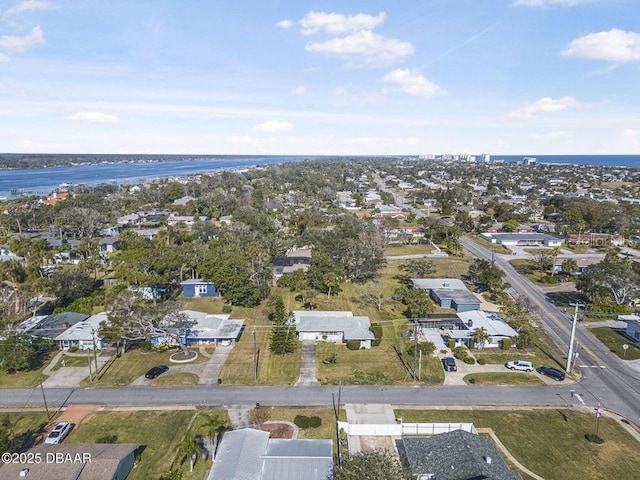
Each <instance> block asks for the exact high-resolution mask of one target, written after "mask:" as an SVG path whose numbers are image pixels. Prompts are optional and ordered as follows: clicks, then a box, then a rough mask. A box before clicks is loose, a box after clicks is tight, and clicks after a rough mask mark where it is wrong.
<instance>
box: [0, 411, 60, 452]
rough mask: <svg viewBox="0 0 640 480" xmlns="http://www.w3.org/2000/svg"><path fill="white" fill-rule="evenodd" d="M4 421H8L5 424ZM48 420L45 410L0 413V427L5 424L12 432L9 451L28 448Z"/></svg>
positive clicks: (3, 426)
mask: <svg viewBox="0 0 640 480" xmlns="http://www.w3.org/2000/svg"><path fill="white" fill-rule="evenodd" d="M5 422H8V423H7V424H5ZM48 423H49V420H48V419H47V415H46V413H45V412H28V413H23V412H20V413H0V428H2V429H4V428H5V425H6V426H7V427H8V429H9V431H11V432H12V435H11V444H10V445H9V446H8V450H9V451H10V452H18V451H23V450H24V449H26V448H29V447H30V446H31V445H32V444H33V442H34V440H35V437H36V434H37V433H38V432H43V431H44V427H46V426H47V424H48Z"/></svg>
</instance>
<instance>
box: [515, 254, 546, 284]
mask: <svg viewBox="0 0 640 480" xmlns="http://www.w3.org/2000/svg"><path fill="white" fill-rule="evenodd" d="M509 263H510V264H511V265H513V268H515V269H516V270H517V271H518V272H520V273H521V274H523V275H524V276H525V277H527V278H528V279H529V280H531V281H532V282H534V283H535V284H537V285H547V286H548V285H555V284H557V283H558V277H557V276H551V275H548V274H547V273H546V272H541V271H540V268H539V267H538V265H536V263H535V262H534V261H533V260H526V259H522V258H517V259H515V260H509Z"/></svg>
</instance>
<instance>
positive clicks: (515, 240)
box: [480, 232, 564, 247]
mask: <svg viewBox="0 0 640 480" xmlns="http://www.w3.org/2000/svg"><path fill="white" fill-rule="evenodd" d="M480 236H481V237H482V238H484V239H485V240H488V241H489V242H491V243H495V244H498V245H505V246H509V245H513V246H521V247H536V246H543V245H544V246H547V247H561V246H562V245H563V244H564V240H563V239H562V238H557V237H552V236H551V235H547V234H546V233H493V232H491V233H489V232H485V233H481V234H480Z"/></svg>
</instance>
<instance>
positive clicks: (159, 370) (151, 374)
mask: <svg viewBox="0 0 640 480" xmlns="http://www.w3.org/2000/svg"><path fill="white" fill-rule="evenodd" d="M167 370H169V367H167V366H166V365H158V366H156V367H153V368H152V369H150V370H149V371H148V372H147V373H145V374H144V378H148V379H149V380H153V379H154V378H156V377H159V376H160V375H162V374H163V373H164V372H166V371H167Z"/></svg>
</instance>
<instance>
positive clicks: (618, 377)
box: [461, 237, 640, 424]
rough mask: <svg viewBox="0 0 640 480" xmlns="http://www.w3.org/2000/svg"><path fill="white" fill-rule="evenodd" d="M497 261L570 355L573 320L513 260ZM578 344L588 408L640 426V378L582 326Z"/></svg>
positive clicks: (475, 250)
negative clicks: (606, 411)
mask: <svg viewBox="0 0 640 480" xmlns="http://www.w3.org/2000/svg"><path fill="white" fill-rule="evenodd" d="M461 243H462V246H463V247H464V248H465V249H466V250H467V251H468V252H469V253H471V254H472V255H474V256H476V257H478V258H483V259H485V260H491V259H492V252H491V251H490V250H489V249H487V248H485V247H483V246H481V245H478V244H477V243H475V242H474V241H472V240H471V239H470V238H468V237H463V238H461ZM493 260H494V262H495V264H496V265H497V266H499V267H500V268H501V269H502V270H503V271H504V272H505V274H506V276H505V280H506V281H507V282H509V284H511V287H512V293H513V294H515V295H520V296H522V297H526V298H528V299H529V301H530V302H531V303H532V305H534V306H535V307H536V310H537V312H536V313H537V314H538V316H539V317H540V318H541V320H542V322H543V324H544V327H545V329H546V330H547V332H548V333H549V335H550V337H551V338H552V339H553V340H554V341H555V342H556V343H557V344H558V345H559V346H560V347H561V348H563V349H564V350H565V352H567V351H568V345H569V338H570V335H571V320H572V317H571V316H570V315H568V314H566V313H563V312H562V311H560V309H558V308H557V307H556V306H555V305H553V304H552V303H550V302H549V300H548V299H547V297H546V296H545V295H544V293H543V292H542V290H541V289H540V288H538V287H537V286H536V285H535V284H533V283H532V282H531V281H530V280H529V279H528V278H526V277H524V276H522V275H520V273H518V272H517V271H516V270H515V268H513V266H512V265H511V264H510V263H509V261H508V260H509V257H505V256H502V255H495V254H494V255H493ZM576 342H577V352H578V357H577V358H576V361H575V362H574V368H575V370H574V371H577V370H578V369H579V370H580V373H581V379H580V381H579V382H578V383H577V384H576V386H575V387H576V388H575V390H576V392H579V393H581V394H582V398H583V400H584V401H585V402H586V403H587V404H590V405H594V406H595V405H597V404H598V402H600V403H601V404H602V406H603V407H604V408H607V409H608V410H610V411H613V412H616V413H619V414H621V415H624V416H626V417H627V418H629V419H630V420H632V421H633V422H634V423H636V424H640V374H639V373H638V372H637V371H635V370H632V369H631V368H630V367H628V366H627V365H625V363H624V362H623V361H622V360H620V359H619V358H618V357H617V356H616V355H615V354H613V353H611V352H610V351H609V350H608V349H607V348H605V347H604V345H603V344H602V343H600V341H599V340H597V339H596V338H595V337H594V336H593V335H591V333H590V332H588V331H587V329H586V328H585V327H583V326H582V324H580V323H579V324H578V326H577V329H576Z"/></svg>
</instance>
